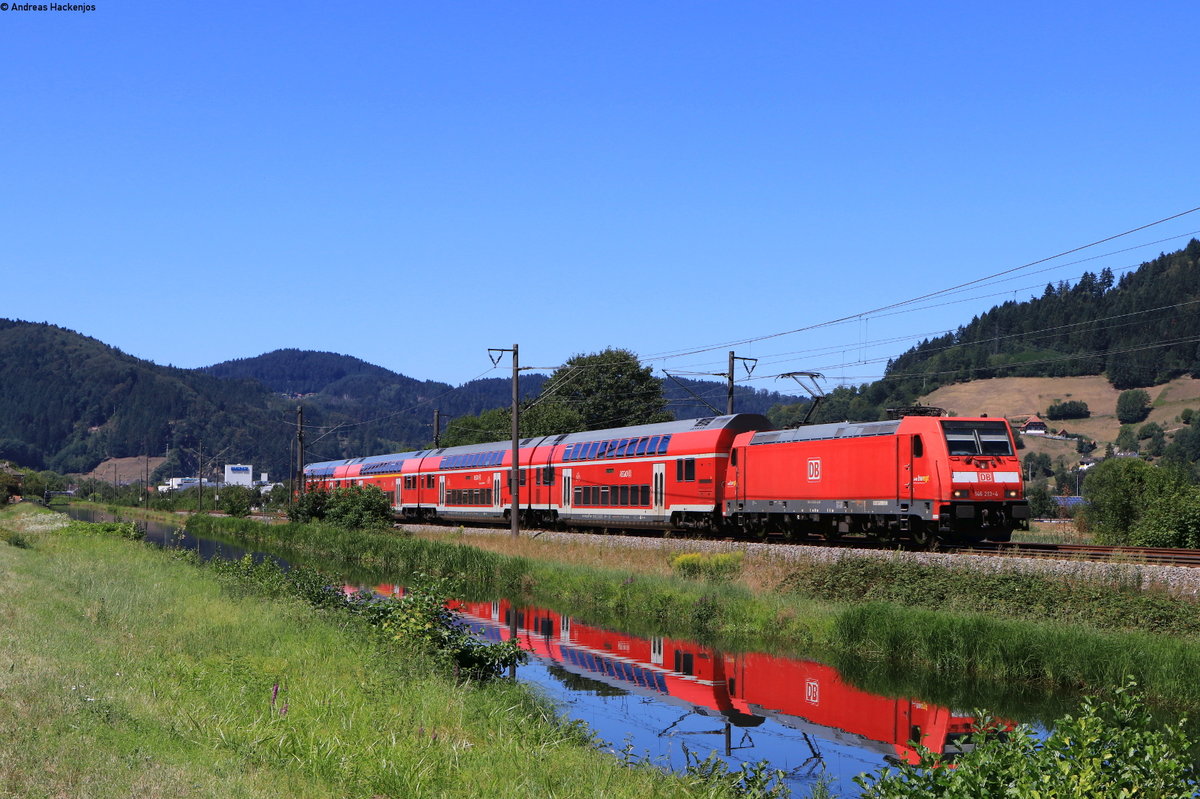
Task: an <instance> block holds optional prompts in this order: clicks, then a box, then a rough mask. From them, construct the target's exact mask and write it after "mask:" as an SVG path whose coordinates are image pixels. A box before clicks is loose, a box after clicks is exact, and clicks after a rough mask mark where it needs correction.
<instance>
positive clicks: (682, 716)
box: [67, 508, 974, 796]
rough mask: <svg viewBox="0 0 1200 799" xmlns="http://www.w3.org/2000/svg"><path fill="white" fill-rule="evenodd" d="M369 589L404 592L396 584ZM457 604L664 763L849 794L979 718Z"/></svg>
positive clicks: (540, 678) (237, 551)
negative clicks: (717, 764)
mask: <svg viewBox="0 0 1200 799" xmlns="http://www.w3.org/2000/svg"><path fill="white" fill-rule="evenodd" d="M67 512H68V513H69V514H70V515H71V516H72V517H74V518H77V519H83V520H85V521H111V520H113V517H112V515H111V514H108V513H105V512H102V511H93V510H86V509H78V508H71V509H70V510H68V511H67ZM138 524H139V525H142V526H144V527H145V529H146V540H147V541H149V542H151V543H154V544H156V545H159V546H165V547H171V548H183V549H192V550H195V551H196V552H198V553H199V555H200V557H202V558H204V559H210V558H227V559H236V558H241V557H243V556H244V555H246V554H251V555H253V556H254V557H256V558H273V559H275V560H276V561H277V562H279V563H280V564H282V565H284V566H286V565H287V563H286V561H284V560H283V559H281V558H278V557H275V556H274V555H271V554H269V553H262V552H250V553H247V550H245V549H243V548H241V547H238V546H235V545H232V544H230V543H227V542H223V541H219V540H215V539H208V538H201V537H196V536H193V535H191V534H184V533H183V532H182V531H181V530H179V529H175V528H172V527H170V526H169V525H164V524H159V523H155V522H142V521H139V522H138ZM361 584H362V583H361V582H356V583H355V586H353V587H357V586H359V585H361ZM368 587H370V588H372V589H373V590H375V591H377V592H379V593H381V594H385V595H399V594H401V593H402V592H403V588H402V587H400V586H399V585H395V584H390V583H375V582H372V583H371V584H370V585H368ZM347 590H352V586H347ZM458 610H460V611H461V612H462V613H463V614H464V616H465V617H466V619H467V620H468V621H469V622H470V624H471V625H472V626H473V628H474V629H475V630H476V632H477V634H479V635H480V636H482V637H484V638H487V639H491V640H507V639H509V638H511V637H512V635H513V630H514V627H515V630H516V636H517V638H518V640H519V642H520V643H521V645H522V646H523V647H524V648H525V649H527V650H529V652H530V653H531V655H532V657H531V658H530V661H529V663H527V664H526V665H524V666H522V667H520V668H519V669H518V670H517V676H518V678H519V679H521V680H524V681H526V682H528V683H532V684H534V685H536V686H538V688H539V690H541V691H542V692H543V693H544V694H545V695H546V696H548V697H550V698H551V700H552V701H554V703H555V704H556V705H557V706H558V708H559V709H560V711H561V712H562V713H563V714H564V715H565V716H567V717H568V718H571V719H578V720H580V721H583V722H586V723H587V725H588V726H589V727H590V728H591V729H592V730H593V731H595V733H596V735H597V736H598V737H599V738H600V739H603V741H605V742H606V743H607V744H608V746H609V747H611V748H612V749H613V750H615V751H617V752H622V751H624V752H626V753H628V756H629V757H632V758H637V759H640V760H641V759H648V760H650V761H652V762H654V763H655V764H658V765H660V766H662V767H664V768H665V767H669V768H673V769H677V770H682V769H683V768H685V767H686V766H687V764H688V763H689V762H690V761H696V760H703V759H705V758H706V757H708V756H709V755H710V753H713V752H716V753H717V754H718V755H719V756H721V757H722V758H724V759H725V760H726V761H727V762H728V763H729V764H730V765H731V766H733V767H735V768H736V767H737V766H739V765H741V764H743V763H755V762H757V761H762V760H766V761H767V762H768V763H769V764H770V766H771V768H774V769H780V770H782V771H784V772H785V773H786V774H787V781H788V784H789V786H790V787H791V789H792V792H793V795H795V796H807V795H809V793H810V792H811V790H812V788H813V787H814V785H815V784H816V783H817V782H818V780H824V781H826V782H827V783H828V784H829V787H830V788H831V789H832V790H833V791H834V792H835V793H836V794H839V795H843V796H851V795H857V793H858V790H857V788H856V786H855V785H854V783H853V778H854V777H855V776H856V775H858V774H860V773H862V772H864V771H874V770H876V769H878V768H880V767H881V766H885V765H888V764H890V763H893V762H895V761H897V760H912V759H914V758H915V754H916V753H915V751H914V749H913V747H912V746H911V744H910V742H911V741H919V742H920V743H921V744H923V745H924V746H926V747H928V748H930V749H932V750H934V751H944V752H949V753H953V752H956V751H958V750H959V747H960V745H961V744H963V742H964V741H963V739H964V738H965V736H966V735H967V734H968V733H969V732H970V730H971V728H972V724H973V722H974V717H973V716H972V715H971V714H970V713H968V712H965V711H964V710H963V709H961V708H955V707H948V706H944V705H939V704H935V703H931V702H926V701H921V700H920V699H917V698H914V697H908V696H892V695H884V694H879V693H872V692H869V691H865V690H861V689H859V688H856V687H855V686H854V685H852V684H850V683H849V682H848V681H846V680H845V679H843V678H842V676H841V675H840V674H839V673H838V671H837V670H835V669H834V668H832V667H831V666H829V665H827V664H823V663H820V662H817V661H815V660H805V659H800V658H783V657H776V656H772V655H767V654H763V653H755V652H738V653H731V652H719V651H714V650H712V649H709V648H706V647H703V646H700V645H698V644H695V643H692V642H689V641H679V640H674V639H670V638H665V637H662V638H659V637H651V638H642V637H637V636H632V635H628V634H626V633H623V632H621V631H619V630H612V629H606V628H602V627H596V626H592V625H588V624H585V623H582V622H580V621H578V620H576V619H573V618H572V617H570V616H569V615H566V614H562V613H556V612H554V611H550V610H546V609H542V608H530V607H515V608H514V607H512V606H511V605H510V604H509V603H508V601H507V600H497V601H492V602H468V603H460V604H459V605H458ZM514 613H515V616H516V617H515V619H514V617H513V614H514ZM514 621H515V625H514V624H513V622H514Z"/></svg>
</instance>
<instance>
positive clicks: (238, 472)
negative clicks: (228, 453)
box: [225, 463, 254, 488]
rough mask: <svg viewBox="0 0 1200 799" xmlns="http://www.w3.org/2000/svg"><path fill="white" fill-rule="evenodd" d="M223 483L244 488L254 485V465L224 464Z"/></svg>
mask: <svg viewBox="0 0 1200 799" xmlns="http://www.w3.org/2000/svg"><path fill="white" fill-rule="evenodd" d="M225 485H227V486H246V488H249V487H250V486H252V485H254V467H253V466H251V465H249V464H245V463H227V464H225Z"/></svg>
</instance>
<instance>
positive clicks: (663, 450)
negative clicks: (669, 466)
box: [658, 436, 671, 455]
mask: <svg viewBox="0 0 1200 799" xmlns="http://www.w3.org/2000/svg"><path fill="white" fill-rule="evenodd" d="M670 443H671V437H670V436H663V437H662V438H660V439H659V440H658V454H659V455H666V454H667V445H668V444H670Z"/></svg>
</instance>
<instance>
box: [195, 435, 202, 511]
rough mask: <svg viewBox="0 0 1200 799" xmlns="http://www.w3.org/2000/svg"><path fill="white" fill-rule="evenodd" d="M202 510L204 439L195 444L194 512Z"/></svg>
mask: <svg viewBox="0 0 1200 799" xmlns="http://www.w3.org/2000/svg"><path fill="white" fill-rule="evenodd" d="M203 510H204V439H200V441H199V443H197V444H196V513H201V512H202V511H203Z"/></svg>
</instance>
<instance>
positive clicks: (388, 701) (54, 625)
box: [0, 527, 729, 799]
mask: <svg viewBox="0 0 1200 799" xmlns="http://www.w3.org/2000/svg"><path fill="white" fill-rule="evenodd" d="M0 609H3V624H2V625H0V691H2V692H3V696H4V701H3V702H0V741H2V742H3V743H2V744H0V796H9V795H12V796H71V797H85V798H86V797H115V796H183V795H186V796H212V797H249V798H253V799H257V798H258V797H268V796H270V797H275V796H289V797H296V798H297V799H306V798H307V797H343V796H371V797H407V796H464V797H467V796H469V797H476V796H480V797H493V796H495V797H526V796H561V797H572V796H574V797H592V796H599V795H604V796H614V797H621V796H628V797H643V796H698V797H708V796H711V797H718V796H727V795H729V794H728V792H727V791H726V790H725V789H723V788H721V787H720V786H714V785H711V784H707V783H704V782H703V781H700V780H693V779H689V778H687V777H677V776H672V775H665V774H662V773H660V772H658V771H656V770H653V769H649V768H635V769H629V768H626V767H624V766H622V765H621V764H620V763H619V762H618V761H617V760H616V759H615V758H612V757H609V756H606V755H604V754H602V753H601V752H599V751H597V750H596V749H595V748H594V747H593V746H591V745H590V743H589V740H588V736H587V734H586V732H585V731H583V730H581V729H580V728H578V727H577V726H575V725H572V724H567V723H564V722H563V721H561V720H560V719H558V718H557V717H556V716H555V715H554V714H553V713H552V712H551V710H550V708H548V706H547V705H546V704H545V703H543V702H541V701H539V700H537V699H536V698H534V697H533V695H532V694H531V693H530V692H529V691H528V690H526V689H525V688H524V687H522V686H520V685H517V684H514V683H510V682H508V681H497V682H493V683H488V684H486V685H468V686H463V685H461V684H459V683H456V681H455V680H453V679H452V678H450V677H449V676H448V675H445V674H442V673H441V672H439V670H438V669H437V668H436V666H435V665H434V664H431V663H430V661H429V660H428V659H427V658H426V657H424V656H423V655H422V654H421V653H420V652H418V651H411V650H404V649H397V648H395V647H394V646H385V645H384V644H383V643H382V642H381V641H380V639H379V638H378V637H375V636H370V635H363V634H362V631H361V629H359V627H358V625H356V624H354V623H352V622H351V621H347V620H346V619H345V618H344V617H342V616H337V617H331V616H330V615H328V614H326V613H322V612H314V611H313V610H312V609H311V608H309V607H308V606H307V605H305V604H302V603H301V602H299V601H286V600H274V601H268V600H264V599H262V598H259V597H247V596H235V595H231V594H230V593H229V592H228V591H227V590H225V589H223V588H222V586H221V583H220V581H219V580H218V579H216V576H215V575H214V574H211V573H209V571H208V570H200V569H195V568H193V567H192V566H190V565H187V564H185V563H182V562H180V558H179V557H178V556H174V557H173V556H172V555H170V554H169V553H164V552H162V551H159V550H154V549H151V548H146V547H141V546H138V545H136V544H134V543H132V542H130V541H126V540H120V539H115V538H106V537H98V536H94V535H81V534H76V533H75V532H72V528H70V527H69V528H67V531H66V532H65V533H59V534H57V535H52V536H50V537H47V538H42V539H40V540H39V541H38V545H37V546H36V547H35V548H34V549H19V548H16V547H11V546H5V545H0Z"/></svg>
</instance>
